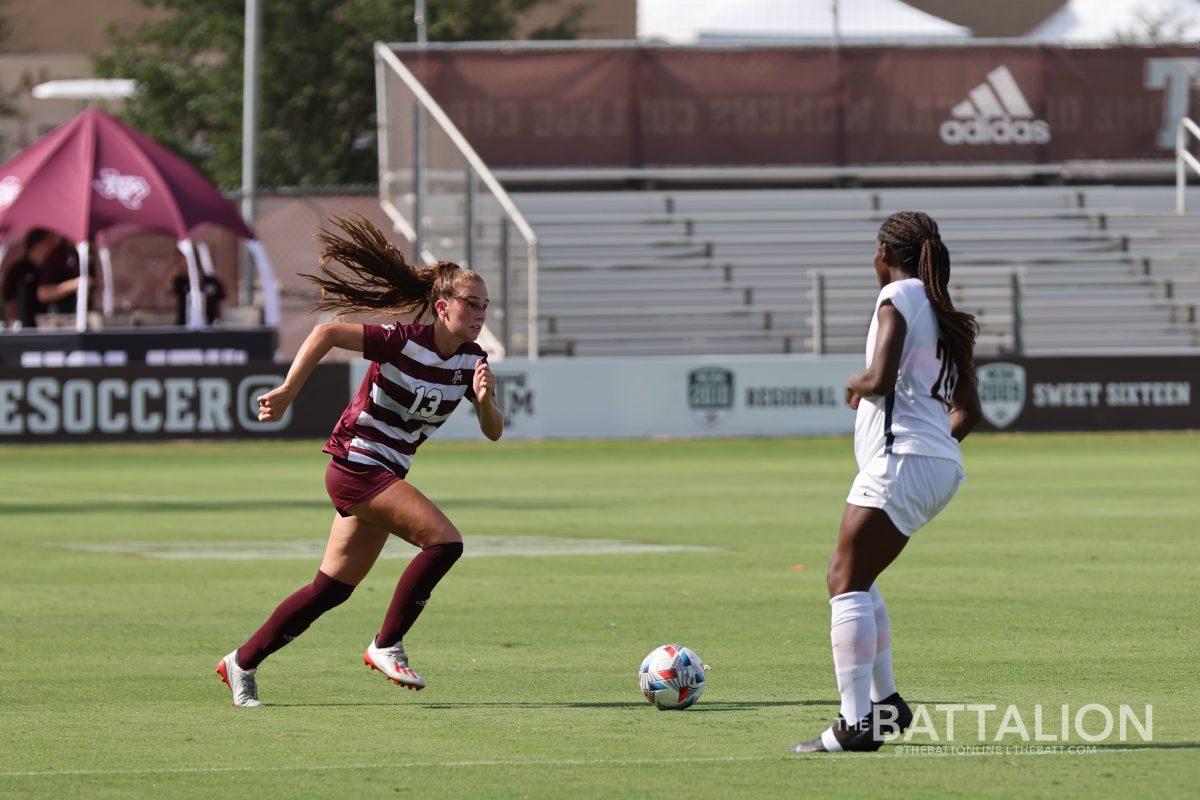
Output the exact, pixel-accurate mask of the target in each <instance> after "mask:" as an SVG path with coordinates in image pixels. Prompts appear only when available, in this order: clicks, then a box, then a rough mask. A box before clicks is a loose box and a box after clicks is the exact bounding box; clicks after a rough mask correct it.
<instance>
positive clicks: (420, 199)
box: [413, 102, 425, 263]
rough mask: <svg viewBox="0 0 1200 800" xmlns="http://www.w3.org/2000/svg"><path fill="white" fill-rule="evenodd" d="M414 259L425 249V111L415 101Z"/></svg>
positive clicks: (416, 260)
mask: <svg viewBox="0 0 1200 800" xmlns="http://www.w3.org/2000/svg"><path fill="white" fill-rule="evenodd" d="M413 232H414V233H415V234H416V237H415V238H414V239H413V261H415V262H418V263H419V262H420V260H421V251H422V250H424V249H425V113H424V111H423V110H422V108H421V103H420V102H414V103H413Z"/></svg>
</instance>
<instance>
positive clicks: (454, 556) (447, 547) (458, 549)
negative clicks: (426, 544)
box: [426, 538, 463, 564]
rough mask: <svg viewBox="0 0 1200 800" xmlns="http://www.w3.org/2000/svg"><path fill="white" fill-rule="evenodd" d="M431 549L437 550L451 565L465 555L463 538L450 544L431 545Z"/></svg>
mask: <svg viewBox="0 0 1200 800" xmlns="http://www.w3.org/2000/svg"><path fill="white" fill-rule="evenodd" d="M431 547H433V548H436V549H437V551H438V555H439V556H440V557H441V558H443V559H445V560H446V561H447V562H449V563H450V564H453V563H454V562H455V561H458V559H459V558H461V557H462V554H463V543H462V539H461V538H459V539H456V540H452V541H449V542H441V543H440V544H435V545H431ZM426 549H429V548H426Z"/></svg>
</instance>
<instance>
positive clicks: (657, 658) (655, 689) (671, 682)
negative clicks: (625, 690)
mask: <svg viewBox="0 0 1200 800" xmlns="http://www.w3.org/2000/svg"><path fill="white" fill-rule="evenodd" d="M707 669H708V665H707V664H705V663H703V662H702V661H701V660H700V656H698V655H696V652H695V651H694V650H692V649H691V648H689V647H684V646H683V645H681V644H664V645H663V646H662V647H656V648H654V649H653V650H651V651H650V655H648V656H646V657H645V658H644V659H642V666H641V667H640V668H639V669H638V686H640V687H641V690H642V694H644V695H645V696H646V700H647V701H648V702H650V703H653V704H654V706H655V707H657V708H658V710H659V711H682V710H683V709H685V708H689V707H690V706H691V705H692V704H693V703H695V702H696V701H697V700H699V699H700V695H701V693H703V692H704V673H705V671H706V670H707Z"/></svg>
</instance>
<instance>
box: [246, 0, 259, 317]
mask: <svg viewBox="0 0 1200 800" xmlns="http://www.w3.org/2000/svg"><path fill="white" fill-rule="evenodd" d="M261 49H262V5H261V4H260V3H259V0H246V34H245V51H246V52H245V60H244V61H243V66H242V219H244V220H245V221H246V225H248V226H249V227H250V229H251V230H253V229H254V194H255V191H256V188H257V183H258V175H257V169H258V86H259V78H258V60H259V51H260V50H261ZM242 256H243V258H242V263H243V264H246V265H247V266H246V269H245V272H244V273H243V275H242V299H241V302H242V305H250V304H251V303H252V302H253V300H254V270H252V269H250V268H249V255H248V253H247V251H246V250H245V248H243V249H242Z"/></svg>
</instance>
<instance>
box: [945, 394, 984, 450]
mask: <svg viewBox="0 0 1200 800" xmlns="http://www.w3.org/2000/svg"><path fill="white" fill-rule="evenodd" d="M981 419H983V409H982V408H980V406H979V388H978V387H976V386H974V385H972V386H971V398H970V400H969V401H968V402H967V404H966V405H963V406H955V407H954V408H953V409H951V410H950V435H951V436H953V437H954V438H955V439H957V440H958V441H960V442H961V441H962V440H963V439H965V438H967V434H968V433H970V432H971V431H973V430H975V426H976V425H978V424H979V421H980V420H981Z"/></svg>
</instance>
